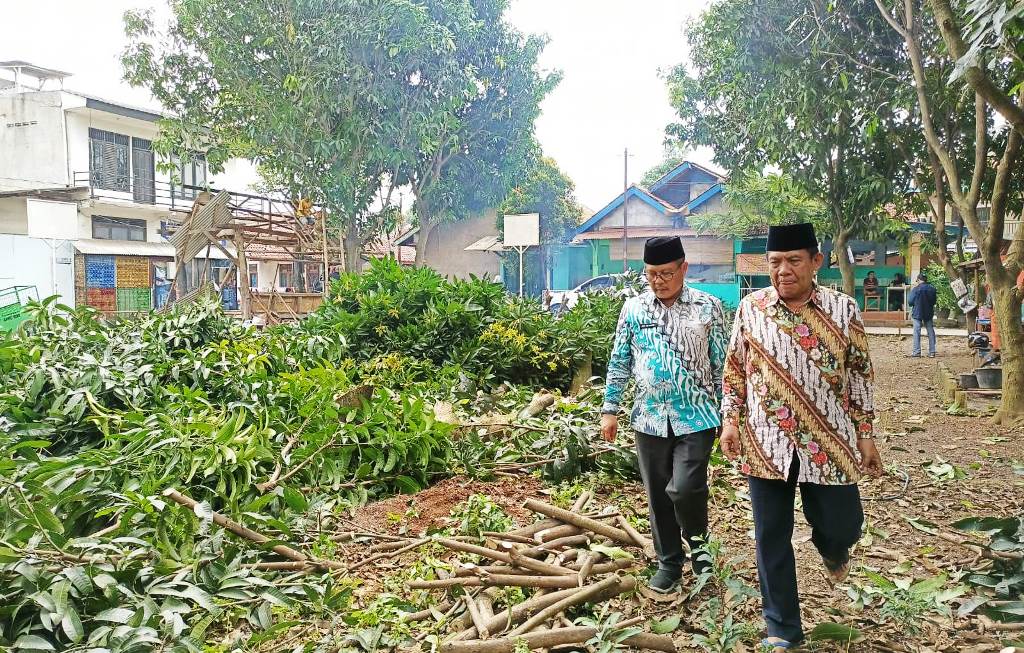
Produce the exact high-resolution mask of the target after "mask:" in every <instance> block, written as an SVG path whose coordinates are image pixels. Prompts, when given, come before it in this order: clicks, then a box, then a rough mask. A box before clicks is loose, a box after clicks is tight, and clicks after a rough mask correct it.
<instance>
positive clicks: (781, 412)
mask: <svg viewBox="0 0 1024 653" xmlns="http://www.w3.org/2000/svg"><path fill="white" fill-rule="evenodd" d="M823 262H824V258H823V257H822V255H821V253H820V252H819V251H818V241H817V239H816V238H815V235H814V227H813V226H812V225H810V224H797V225H786V226H777V227H769V229H768V271H769V278H770V279H771V284H772V285H771V287H769V288H765V289H763V290H759V291H757V292H755V293H752V294H750V295H748V296H746V297H744V298H743V300H742V301H741V302H740V306H739V309H738V310H737V313H736V321H735V323H734V324H733V331H732V339H731V341H730V343H729V349H728V353H727V355H726V362H725V373H724V381H723V395H724V396H723V400H722V420H723V424H722V439H721V447H722V453H724V454H725V456H726V457H727V458H729V459H730V460H733V461H738V462H739V463H740V471H741V472H743V474H745V475H746V476H747V482H748V484H749V488H750V505H751V508H752V511H753V516H754V541H755V544H756V547H757V575H758V580H759V581H760V586H761V598H762V610H763V613H764V619H765V622H766V624H767V626H768V637H767V638H765V639H764V640H763V642H762V644H764V645H765V646H767V647H769V648H771V649H772V650H773V651H775V652H776V653H778V652H780V651H785V650H786V649H789V648H792V647H794V646H796V645H798V644H799V643H800V642H801V641H803V639H804V633H803V628H802V626H801V622H800V597H799V594H798V591H797V578H796V559H795V555H794V552H793V508H794V502H795V498H796V488H797V486H799V487H800V497H801V499H802V500H803V511H804V516H805V517H806V518H807V521H808V523H809V524H810V525H811V542H812V543H813V544H814V546H815V548H816V549H817V550H818V553H820V554H821V559H822V562H823V563H824V566H825V570H826V572H827V574H828V576H829V578H830V579H831V580H832V581H833V582H841V581H842V580H844V579H845V578H846V576H847V574H848V573H849V571H850V548H851V547H852V546H853V545H854V544H856V543H857V540H859V539H860V535H861V526H862V525H863V522H864V512H863V507H862V505H861V499H860V493H859V491H858V489H857V481H858V480H860V478H861V474H862V473H865V472H866V473H869V474H872V475H874V476H878V475H880V474H881V472H882V461H881V458H880V457H879V454H878V449H876V448H875V441H874V439H873V436H874V425H873V420H874V415H875V413H874V407H873V404H872V389H871V375H872V372H871V357H870V354H869V352H868V339H867V335H866V333H865V331H864V325H863V323H862V322H861V318H860V312H859V311H858V310H857V302H856V301H855V300H854V299H853V298H852V297H850V296H849V295H845V294H843V293H841V292H839V291H836V290H831V289H829V288H823V287H821V286H819V285H817V284H816V283H815V281H814V277H815V274H816V273H817V271H818V269H819V268H820V267H821V264H822V263H823Z"/></svg>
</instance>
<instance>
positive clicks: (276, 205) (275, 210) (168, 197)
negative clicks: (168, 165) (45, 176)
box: [74, 171, 295, 218]
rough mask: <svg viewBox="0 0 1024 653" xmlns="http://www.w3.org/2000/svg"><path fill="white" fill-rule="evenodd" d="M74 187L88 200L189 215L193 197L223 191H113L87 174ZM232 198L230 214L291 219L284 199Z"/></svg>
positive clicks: (145, 184)
mask: <svg viewBox="0 0 1024 653" xmlns="http://www.w3.org/2000/svg"><path fill="white" fill-rule="evenodd" d="M74 181H75V186H76V187H78V188H87V189H88V191H89V197H90V198H91V199H102V200H112V201H118V202H127V203H133V204H144V205H146V204H148V205H152V206H163V207H167V208H169V209H171V210H172V211H181V212H186V213H187V212H188V211H191V210H192V204H193V202H194V201H195V198H196V197H197V196H198V195H199V193H202V192H204V191H205V192H209V193H210V194H211V195H216V194H217V193H218V192H219V191H221V190H222V189H220V188H215V187H213V186H209V187H206V186H192V185H189V184H172V183H170V182H167V181H145V180H139V179H137V178H136V179H133V180H132V184H131V188H130V190H129V191H127V192H126V191H123V190H112V189H109V188H105V187H104V185H103V184H102V183H101V182H100V180H98V179H97V178H96V176H95V175H93V174H92V173H90V172H89V171H79V172H76V173H75V174H74ZM228 194H229V195H230V196H231V199H230V200H229V202H228V204H229V206H230V208H231V211H232V212H233V213H234V214H235V215H237V216H240V217H245V216H251V217H254V218H260V217H271V216H280V217H287V218H294V216H295V207H294V206H293V205H292V203H291V202H290V201H288V200H286V199H281V198H274V197H267V196H265V195H252V194H250V193H239V192H236V191H228Z"/></svg>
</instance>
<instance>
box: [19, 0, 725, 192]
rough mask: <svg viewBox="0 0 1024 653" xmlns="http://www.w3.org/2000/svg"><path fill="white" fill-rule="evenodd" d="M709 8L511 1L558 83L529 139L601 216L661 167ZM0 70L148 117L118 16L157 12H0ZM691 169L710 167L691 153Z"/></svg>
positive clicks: (515, 19) (33, 1) (653, 1)
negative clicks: (27, 73)
mask: <svg viewBox="0 0 1024 653" xmlns="http://www.w3.org/2000/svg"><path fill="white" fill-rule="evenodd" d="M707 3H708V2H707V0H629V1H625V0H512V7H511V9H510V11H509V13H508V14H507V16H506V18H507V19H508V20H509V22H511V23H512V24H513V25H515V26H516V27H518V28H519V29H520V30H522V31H524V32H528V33H533V34H543V35H546V36H547V37H548V39H549V43H548V45H547V47H546V48H545V50H544V53H543V55H542V57H541V61H540V64H541V66H542V68H544V69H548V70H553V69H557V70H560V71H561V73H562V75H563V79H562V83H561V84H560V85H559V86H558V87H557V88H556V89H555V90H554V91H553V92H552V93H551V94H550V95H549V96H548V97H547V98H546V99H545V101H544V103H543V105H542V106H541V110H542V113H541V116H540V118H539V120H538V122H537V136H538V139H539V141H540V143H541V146H542V147H543V149H544V152H545V154H547V155H548V156H551V157H553V158H554V159H555V160H556V161H557V162H558V164H559V166H560V167H561V168H562V170H563V171H564V172H566V173H567V174H568V175H569V177H570V178H572V180H573V181H574V182H575V183H576V194H577V198H578V199H579V200H580V202H582V203H583V204H584V206H586V207H588V208H589V209H591V210H594V211H597V210H599V209H601V208H602V207H603V206H604V205H605V204H607V203H608V202H610V201H612V200H613V199H614V198H615V197H616V196H617V195H618V194H619V193H621V192H622V187H623V150H624V149H626V148H628V149H629V154H630V156H629V159H628V172H629V181H630V183H637V182H639V181H640V178H641V177H642V176H643V174H644V172H645V171H646V170H647V169H649V168H651V167H653V166H655V165H657V164H658V163H659V162H660V161H661V160H662V158H663V153H664V150H663V141H664V137H665V136H664V133H665V126H666V125H667V124H669V123H670V122H672V120H673V111H672V107H671V105H670V104H669V99H668V91H667V88H666V86H665V83H664V80H663V79H661V78H660V77H659V70H665V69H668V68H670V67H671V66H673V65H675V64H677V63H681V62H684V61H685V59H686V40H685V37H684V35H683V26H684V23H685V22H686V21H687V20H688V19H689V18H691V17H693V16H696V15H697V14H699V12H700V11H701V10H702V9H703V8H704V7H705V6H706V5H707ZM0 6H2V7H3V20H2V21H0V61H4V60H11V59H21V60H25V61H29V62H31V63H34V64H36V65H40V66H44V67H48V68H56V69H58V70H63V71H65V72H69V73H73V75H74V76H73V77H71V78H69V79H68V80H67V81H66V83H65V86H66V88H68V89H69V90H78V91H81V92H84V93H91V94H94V95H98V96H101V97H104V98H106V99H110V100H114V101H119V102H125V103H128V104H133V105H136V106H147V107H153V106H154V102H153V100H152V98H151V97H150V96H149V94H148V93H147V92H146V91H144V90H142V89H133V88H131V87H130V86H128V85H127V84H125V83H124V82H122V81H121V66H120V63H119V61H118V58H119V56H120V53H121V50H122V49H123V48H124V46H125V37H124V30H123V26H122V20H121V17H122V15H123V14H124V12H125V10H128V9H137V8H144V7H155V8H157V10H158V11H160V10H165V6H166V5H165V3H164V2H163V1H162V0H28V1H25V0H0ZM693 158H694V160H695V161H698V162H700V163H705V164H707V163H709V162H710V161H711V156H710V152H707V151H698V152H696V153H695V154H694V157H693Z"/></svg>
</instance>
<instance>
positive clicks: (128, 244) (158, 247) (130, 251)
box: [75, 238, 174, 258]
mask: <svg viewBox="0 0 1024 653" xmlns="http://www.w3.org/2000/svg"><path fill="white" fill-rule="evenodd" d="M75 249H77V250H78V251H79V252H81V253H82V254H96V255H106V256H165V257H167V258H174V245H172V244H170V243H149V242H135V241H130V240H96V239H91V238H88V239H85V240H76V241H75Z"/></svg>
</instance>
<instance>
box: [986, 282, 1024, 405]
mask: <svg viewBox="0 0 1024 653" xmlns="http://www.w3.org/2000/svg"><path fill="white" fill-rule="evenodd" d="M1002 276H1004V275H999V276H998V277H996V275H989V285H990V286H991V288H992V296H993V303H994V304H995V309H996V316H995V318H996V320H998V321H999V338H1000V340H1001V347H1000V351H1001V354H1002V364H1003V401H1002V405H1001V406H1000V408H999V411H998V412H996V414H995V417H993V418H992V421H993V422H994V423H996V424H1010V423H1014V422H1016V421H1018V420H1020V419H1022V418H1024V355H1022V354H1024V327H1022V326H1021V314H1020V309H1021V297H1020V294H1019V293H1018V292H1017V289H1016V287H1015V286H1014V281H1015V280H1013V279H1006V278H1002ZM993 277H996V278H993Z"/></svg>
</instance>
